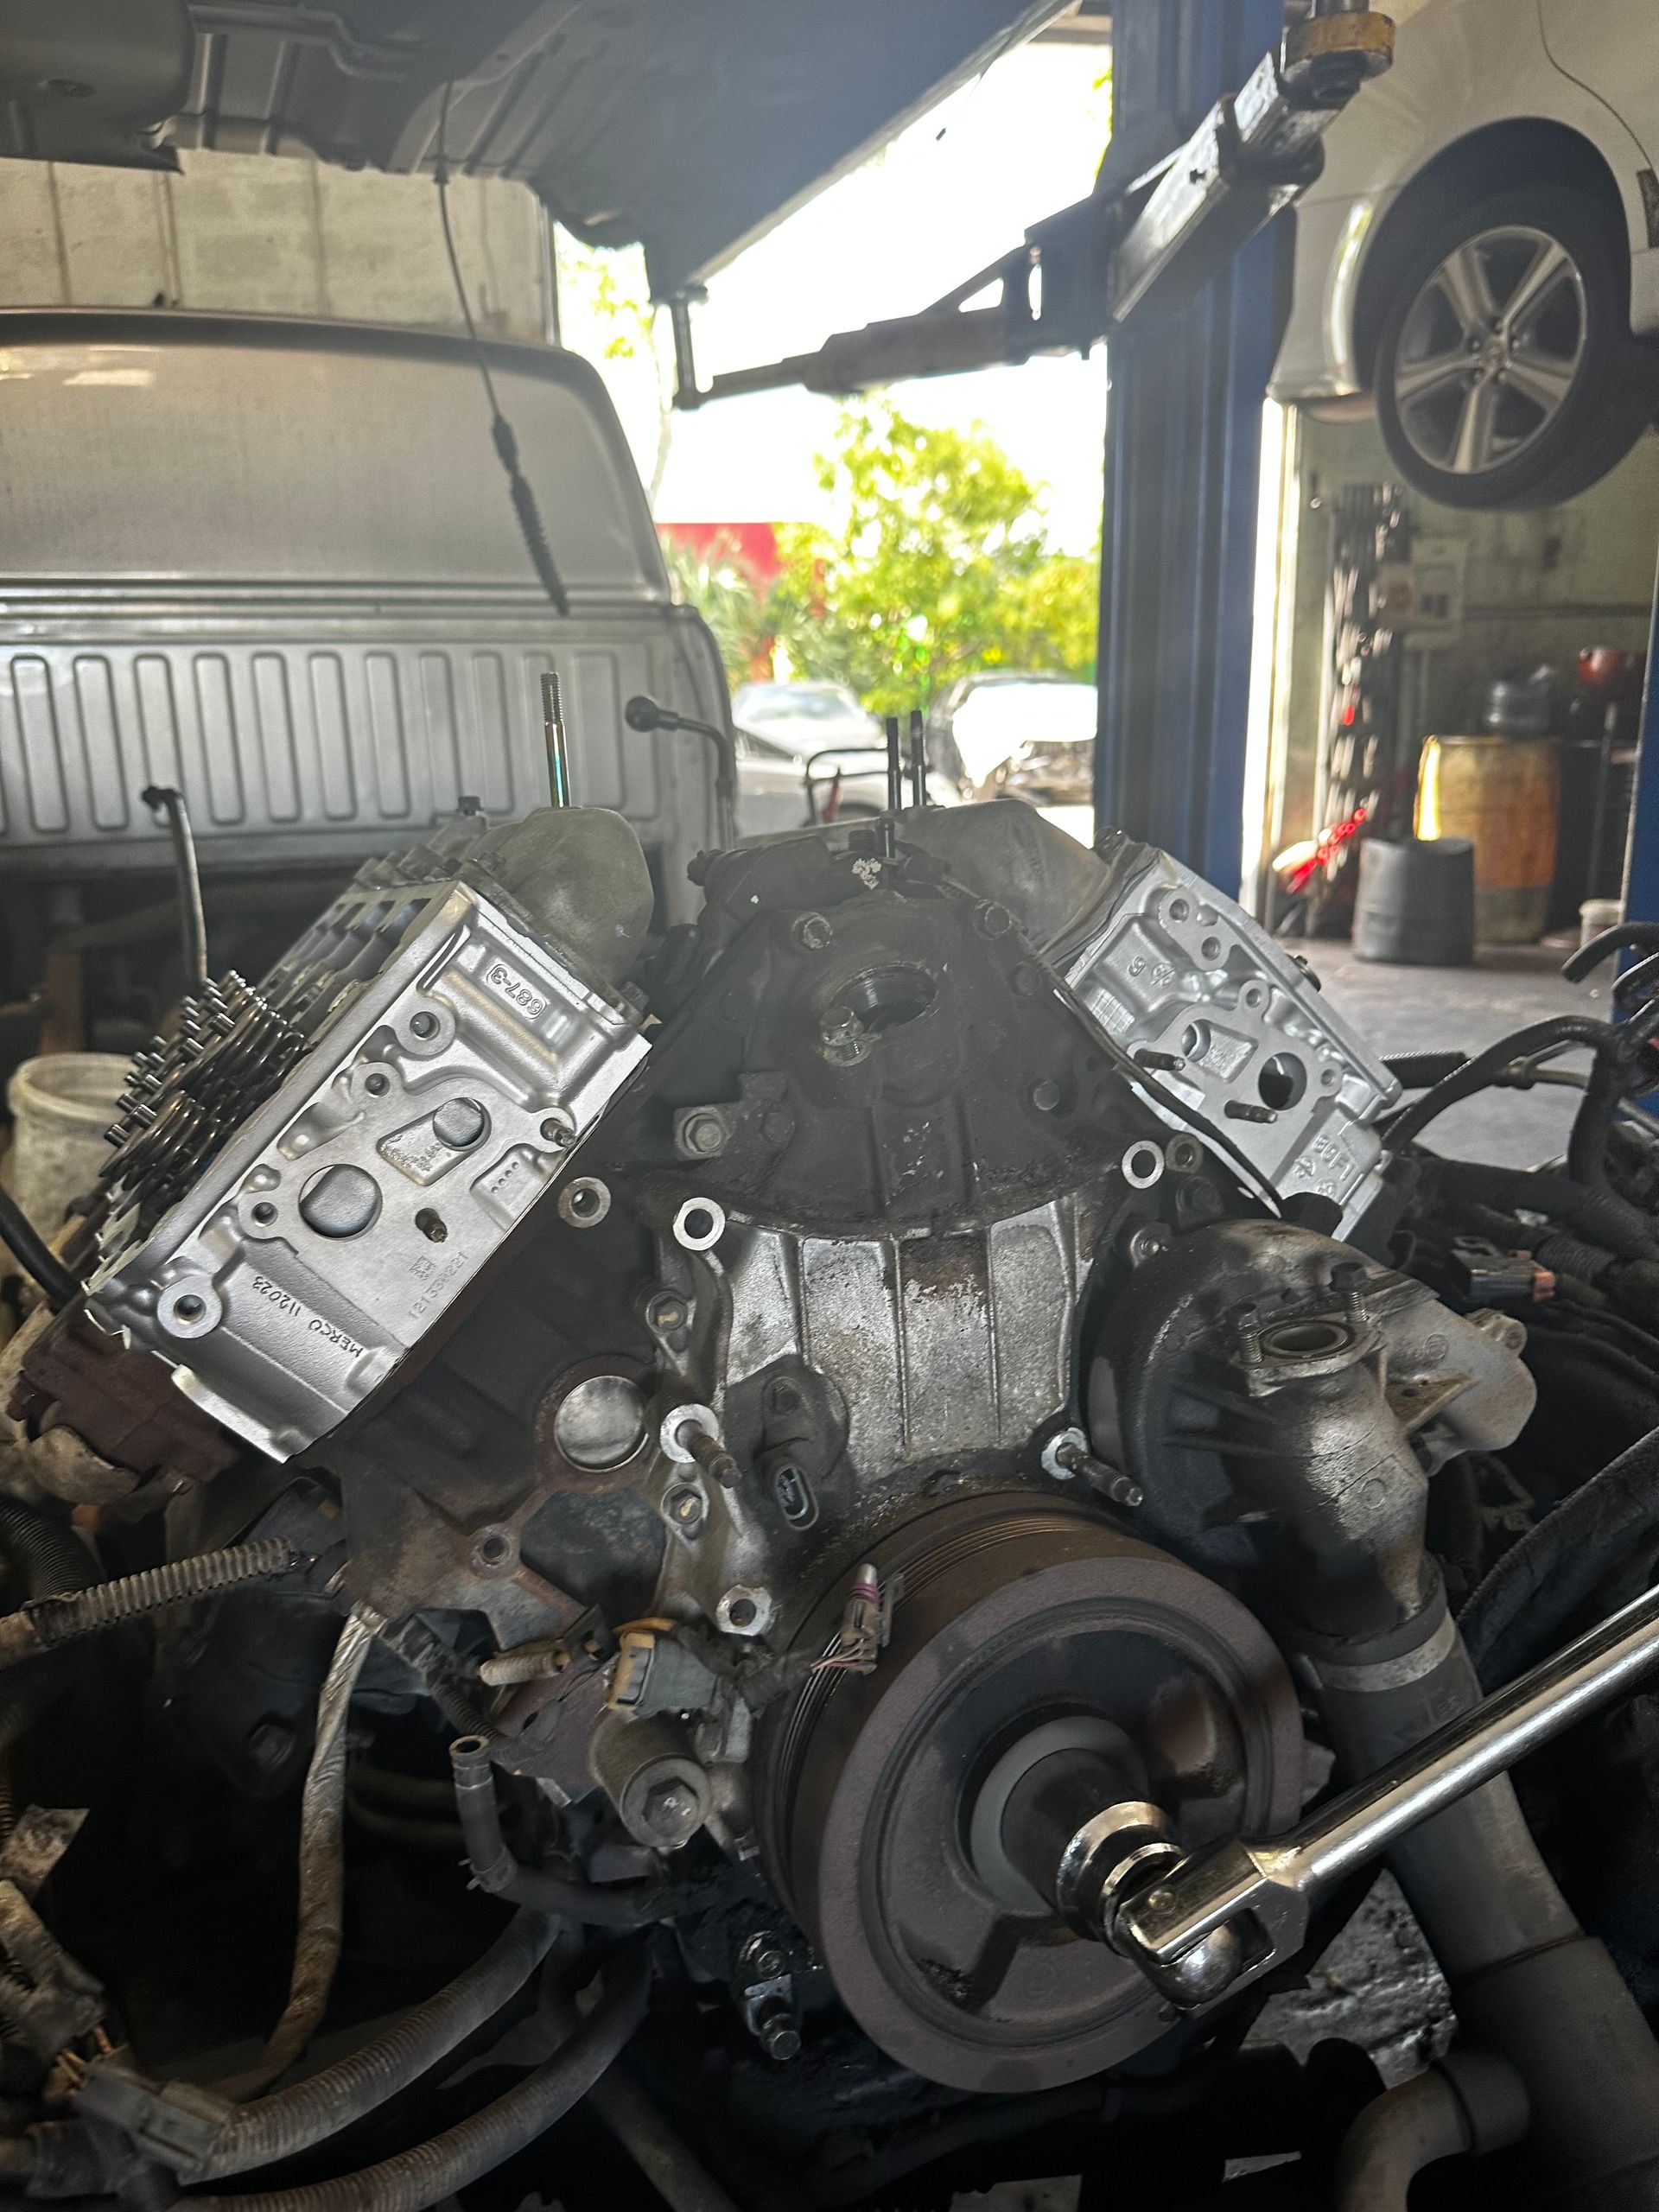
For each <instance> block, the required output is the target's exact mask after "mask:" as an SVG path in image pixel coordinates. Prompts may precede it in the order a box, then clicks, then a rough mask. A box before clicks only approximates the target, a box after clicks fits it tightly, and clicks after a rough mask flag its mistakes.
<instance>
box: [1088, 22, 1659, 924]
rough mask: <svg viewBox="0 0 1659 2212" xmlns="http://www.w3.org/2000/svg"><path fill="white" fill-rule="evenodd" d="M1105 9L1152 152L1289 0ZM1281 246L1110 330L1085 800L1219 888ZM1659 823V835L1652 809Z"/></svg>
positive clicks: (1244, 693)
mask: <svg viewBox="0 0 1659 2212" xmlns="http://www.w3.org/2000/svg"><path fill="white" fill-rule="evenodd" d="M1113 26H1114V38H1113V69H1112V78H1113V103H1114V108H1115V115H1114V138H1115V144H1116V146H1118V147H1121V148H1122V149H1123V152H1124V154H1125V155H1126V156H1128V157H1129V158H1131V159H1133V160H1134V161H1135V162H1137V163H1138V164H1140V165H1141V166H1142V167H1145V166H1149V165H1150V163H1151V162H1153V161H1154V159H1156V158H1158V157H1159V156H1161V155H1163V154H1165V153H1166V152H1167V151H1168V149H1170V148H1171V147H1172V146H1174V145H1177V144H1179V143H1180V142H1181V140H1182V139H1183V138H1184V137H1185V136H1186V134H1187V133H1188V132H1189V131H1190V130H1192V129H1193V127H1194V126H1195V125H1196V124H1197V123H1198V120H1199V118H1201V117H1202V116H1203V114H1204V113H1205V111H1206V110H1207V109H1208V108H1209V106H1210V105H1211V103H1212V102H1213V101H1214V100H1215V99H1217V98H1218V97H1219V96H1220V95H1221V94H1223V93H1224V92H1231V91H1233V90H1235V89H1236V87H1237V86H1239V85H1240V84H1242V83H1243V80H1244V79H1245V77H1246V76H1247V75H1248V74H1249V71H1250V69H1251V68H1252V67H1254V65H1255V62H1256V61H1257V60H1259V59H1260V57H1261V55H1262V54H1263V53H1264V52H1265V51H1266V50H1267V49H1268V48H1271V47H1272V46H1273V45H1274V42H1275V41H1276V40H1277V39H1278V38H1279V36H1280V35H1281V31H1282V29H1283V28H1284V10H1283V8H1282V5H1281V0H1120V5H1119V6H1118V7H1117V8H1116V9H1115V10H1113ZM1288 245H1289V239H1288V236H1287V225H1286V224H1285V223H1284V222H1283V221H1282V220H1281V221H1276V222H1274V223H1271V224H1269V225H1268V228H1267V229H1266V230H1265V231H1263V232H1261V233H1260V234H1259V235H1258V236H1257V237H1255V238H1252V239H1251V240H1250V241H1249V243H1248V244H1247V245H1245V246H1244V247H1243V251H1241V252H1239V253H1238V254H1237V255H1236V257H1235V258H1234V259H1233V261H1232V262H1231V263H1230V264H1229V265H1228V266H1227V267H1226V268H1224V270H1222V271H1221V272H1220V274H1219V275H1217V277H1213V278H1212V279H1211V282H1210V283H1208V284H1206V285H1205V287H1204V289H1203V290H1202V291H1201V292H1199V293H1198V295H1197V296H1195V297H1194V298H1192V300H1191V301H1189V302H1187V303H1186V304H1185V306H1184V307H1181V308H1177V309H1175V310H1173V311H1172V312H1169V313H1166V314H1161V315H1156V316H1155V317H1149V318H1148V319H1147V321H1146V322H1145V323H1143V324H1141V325H1139V326H1135V327H1130V328H1129V329H1128V330H1126V331H1124V332H1123V333H1122V334H1119V335H1117V336H1116V337H1114V338H1113V339H1111V340H1109V376H1110V397H1109V401H1108V417H1107V428H1106V498H1105V513H1104V520H1103V531H1102V537H1101V555H1102V561H1101V600H1100V659H1099V667H1100V735H1099V743H1098V745H1097V747H1096V759H1095V818H1096V822H1097V823H1101V824H1103V825H1106V824H1109V825H1111V826H1112V827H1114V828H1116V829H1124V830H1127V831H1128V833H1129V835H1130V836H1135V837H1137V838H1142V839H1144V840H1146V841H1147V842H1149V843H1151V844H1154V845H1160V846H1162V847H1163V848H1164V849H1165V850H1166V851H1167V852H1171V853H1173V854H1174V855H1176V856H1177V857H1178V858H1179V859H1180V860H1183V861H1186V862H1187V864H1188V865H1189V866H1190V867H1192V868H1196V869H1197V870H1198V873H1199V874H1201V875H1203V876H1205V877H1206V878H1207V879H1208V880H1209V881H1211V883H1214V884H1215V885H1217V887H1218V888H1220V889H1222V890H1224V891H1228V892H1230V893H1236V891H1237V888H1238V884H1239V874H1240V864H1241V848H1242V829H1243V803H1244V751H1245V733H1246V721H1247V715H1248V711H1249V686H1250V644H1251V617H1252V610H1253V606H1254V586H1255V532H1256V502H1257V493H1258V486H1259V480H1260V473H1261V469H1260V464H1261V453H1262V402H1263V399H1264V397H1265V396H1266V391H1267V382H1268V374H1269V372H1270V371H1271V369H1272V366H1273V357H1274V348H1275V346H1276V343H1277V332H1278V327H1279V321H1280V314H1279V308H1278V302H1279V301H1280V298H1281V277H1282V274H1283V271H1284V262H1283V259H1282V257H1283V256H1284V255H1285V254H1286V253H1287V250H1288ZM1650 704H1651V702H1650ZM1656 752H1659V747H1656ZM1656 802H1659V792H1656ZM1655 829H1656V839H1659V820H1656V823H1655ZM1655 865H1656V869H1659V847H1656V861H1655ZM1656 911H1659V908H1656Z"/></svg>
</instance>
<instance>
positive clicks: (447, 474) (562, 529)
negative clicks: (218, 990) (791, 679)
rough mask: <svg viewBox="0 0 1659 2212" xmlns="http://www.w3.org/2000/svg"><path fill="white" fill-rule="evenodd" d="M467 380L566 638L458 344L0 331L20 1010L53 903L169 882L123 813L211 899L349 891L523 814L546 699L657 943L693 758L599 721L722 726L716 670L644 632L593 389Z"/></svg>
mask: <svg viewBox="0 0 1659 2212" xmlns="http://www.w3.org/2000/svg"><path fill="white" fill-rule="evenodd" d="M487 352H488V359H489V365H490V367H491V370H492V372H493V376H494V379H495V384H496V388H497V391H498V392H499V397H500V402H501V405H502V409H503V411H504V413H505V415H506V416H507V417H508V418H509V419H510V421H511V422H512V425H513V428H514V429H515V431H516V433H517V435H518V445H519V448H520V451H521V454H522V458H523V464H524V472H525V474H526V475H527V476H528V478H529V479H530V480H531V484H532V486H533V487H534V490H535V493H536V497H537V503H538V505H539V506H540V509H541V513H542V518H543V523H544V524H545V528H546V533H547V537H548V540H549V543H550V548H551V550H552V553H553V556H554V559H555V562H556V564H557V569H558V571H559V575H560V577H561V579H562V580H563V584H564V587H565V591H566V595H567V597H568V601H569V613H565V614H559V613H556V611H555V609H554V607H553V606H552V605H551V604H550V601H549V599H548V597H547V595H546V594H545V592H544V591H543V588H542V587H541V585H540V584H539V583H538V582H537V576H536V572H535V570H534V569H533V568H532V566H531V560H530V557H529V556H528V554H527V552H526V550H525V548H524V543H523V542H522V540H521V538H520V537H519V534H518V528H517V526H516V524H515V521H514V518H513V513H512V506H511V504H510V501H509V498H508V492H507V486H506V484H505V480H504V479H503V477H502V474H501V472H500V469H499V466H498V463H497V460H496V455H495V453H494V451H493V448H492V445H491V442H490V423H489V414H488V410H487V407H486V402H485V397H484V394H483V391H482V388H481V385H480V378H479V373H478V365H477V360H476V358H475V356H474V354H473V353H472V351H471V349H470V348H469V347H468V346H467V344H466V343H465V342H464V341H462V340H456V339H451V338H447V337H443V336H441V335H436V334H426V333H423V332H410V331H402V330H389V329H380V328H370V327H359V326H355V325H350V324H338V323H332V324H331V323H313V322H296V321H281V320H277V319H273V318H266V317H253V316H232V315H182V314H175V313H155V312H149V311H145V312H127V311H116V312H112V311H109V310H104V309H99V310H87V311H79V312H77V311H67V312H65V311H59V310H54V311H52V312H49V313H48V312H27V313H17V312H13V313H7V314H4V315H0V923H3V924H4V925H5V933H6V937H7V938H8V940H9V942H10V946H11V948H12V963H11V964H12V967H13V970H14V972H13V974H12V976H11V977H10V988H11V990H12V991H13V992H16V991H17V990H18V989H22V988H29V986H30V985H31V984H32V982H33V981H34V977H33V976H31V975H30V974H29V972H27V971H28V970H29V969H30V967H31V966H32V965H34V964H35V962H36V961H37V960H38V957H39V953H40V949H41V932H42V930H43V929H45V928H47V927H48V925H47V924H46V923H45V921H44V919H43V918H44V917H45V916H46V915H47V913H48V911H49V909H50V906H51V901H50V900H49V899H48V898H47V896H46V893H47V889H48V885H49V886H50V887H52V890H53V893H54V896H55V898H56V899H57V916H58V919H59V920H60V921H67V922H73V920H74V919H75V918H77V916H79V915H82V914H85V913H90V912H105V913H107V912H108V911H109V909H110V906H111V898H112V895H113V893H112V887H111V881H110V879H111V877H112V876H113V875H115V874H119V873H122V872H130V873H131V874H135V875H136V874H141V873H145V872H148V873H149V874H152V875H159V874H162V872H164V871H165V870H166V869H167V867H168V844H167V838H166V834H165V830H164V829H163V828H162V826H161V825H160V824H159V823H157V822H156V821H155V820H154V819H152V817H151V815H150V814H149V811H148V810H147V809H146V808H145V807H144V805H143V804H142V803H141V801H140V798H139V793H140V792H141V791H143V789H144V787H145V786H146V785H150V784H157V783H159V784H171V785H176V786H178V787H179V788H180V789H181V791H183V792H184V794H185V796H186V798H187V800H188V805H189V809H190V813H191V816H192V819H193V821H194V828H195V832H196V837H197V842H198V846H199V849H200V856H201V863H202V868H203V872H204V874H205V876H206V877H207V881H208V885H209V891H210V898H211V894H212V891H213V885H214V882H215V880H218V881H219V884H220V886H221V893H222V886H223V880H224V878H225V876H226V874H231V873H234V874H239V875H247V874H255V873H258V872H264V874H266V875H267V877H268V876H269V874H270V872H272V871H277V872H283V873H288V874H295V873H306V874H311V875H313V876H315V874H316V872H317V871H319V870H329V869H338V871H339V873H340V874H341V875H342V876H344V875H345V874H349V872H350V871H351V869H352V868H353V867H354V866H355V865H356V863H357V862H358V861H359V860H360V859H361V858H362V857H363V856H364V855H365V854H367V853H370V852H372V851H375V850H378V849H391V848H395V847H400V846H407V845H408V844H410V842H412V841H413V840H414V839H415V838H416V837H417V836H419V834H420V833H421V831H423V829H425V828H426V827H427V826H428V825H429V824H430V823H432V822H433V821H434V820H435V818H437V817H441V816H442V815H445V814H447V813H448V812H450V811H452V810H454V807H455V806H456V804H457V802H458V801H459V800H460V799H461V798H462V797H463V796H466V795H470V796H472V797H473V798H476V799H477V801H478V802H479V804H480V806H481V807H482V808H483V809H484V810H485V811H486V813H488V814H489V815H491V816H492V817H498V816H499V817H502V818H507V817H512V816H515V815H518V814H520V813H523V812H524V810H527V809H528V808H530V807H532V806H535V805H537V804H541V803H543V802H544V801H545V798H546V796H547V782H546V777H547V770H546V761H545V753H544V748H543V738H542V714H541V706H540V700H539V688H540V677H541V675H542V672H543V670H545V669H548V668H553V669H556V671H558V674H559V677H560V679H561V685H562V689H563V699H564V705H565V713H566V718H567V721H568V723H569V731H570V744H571V760H572V782H573V785H574V791H573V796H574V797H575V799H576V801H577V802H578V803H579V804H592V805H599V806H607V807H614V808H616V809H617V810H619V811H620V812H621V813H622V814H624V815H626V817H627V818H628V820H629V821H630V822H631V823H632V824H633V826H634V828H635V829H636V830H637V831H638V833H639V838H640V841H641V842H642V844H643V845H644V847H645V852H646V855H647V856H648V858H649V860H650V861H651V865H652V874H653V876H654V878H655V880H656V884H657V887H658V907H659V917H660V918H662V919H664V920H673V919H676V918H679V916H680V914H681V912H682V904H683V899H685V897H686V896H687V894H688V893H689V889H690V887H689V886H688V885H687V884H686V882H685V863H686V861H687V860H688V859H689V858H690V855H692V854H693V853H694V852H695V851H696V850H697V849H698V848H699V847H701V846H702V845H706V844H708V843H709V842H712V840H713V837H714V832H715V823H714V817H713V812H712V798H711V779H710V775H709V757H708V753H707V751H706V748H705V747H703V746H702V744H701V743H700V741H698V740H697V739H696V738H695V737H684V736H676V735H671V734H664V733H660V732H659V733H653V734H642V733H639V732H636V731H633V730H631V729H629V728H626V725H625V723H624V721H623V714H622V709H623V707H624V704H625V702H626V701H627V699H628V698H629V697H630V696H632V694H633V693H635V692H639V691H648V692H651V693H652V694H653V695H654V696H656V697H657V698H658V699H659V700H661V701H663V702H664V703H665V704H668V705H670V706H673V707H677V708H678V709H682V710H683V711H684V712H687V713H690V714H692V715H698V716H700V717H702V718H703V719H705V720H708V721H715V722H721V723H723V722H724V721H725V720H726V717H727V711H728V709H727V702H726V687H725V680H724V677H723V675H722V672H721V665H720V658H719V654H718V652H717V650H716V648H715V643H714V640H713V639H712V637H711V636H710V635H709V631H708V629H707V627H706V626H705V625H704V624H703V622H702V620H701V619H700V617H698V616H697V615H696V613H695V612H693V611H692V610H690V609H689V608H686V607H677V606H675V605H673V604H672V603H671V597H670V592H669V584H668V578H667V575H666V573H665V571H664V565H663V561H662V556H661V554H660V552H659V550H658V543H657V538H656V534H655V531H653V529H652V521H651V516H650V513H649V512H648V509H647V506H646V503H645V494H644V492H643V490H642V488H641V486H640V483H639V477H638V474H637V473H636V471H635V469H634V467H633V463H632V458H631V457H630V454H629V452H628V448H627V446H626V442H625V440H624V438H623V435H622V433H621V429H620V425H619V424H618V423H617V420H616V417H615V415H614V413H613V410H612V408H611V405H610V402H609V400H608V399H607V397H606V394H605V391H604V389H603V387H602V385H601V382H600V379H599V378H598V376H597V375H596V374H595V373H594V370H593V369H592V368H591V367H590V366H589V365H588V364H587V363H586V362H585V361H583V360H582V359H578V358H577V357H575V356H574V355H572V354H569V353H562V352H559V351H557V350H556V349H554V348H551V347H542V346H517V345H499V344H491V345H490V346H488V348H487ZM66 889H67V891H68V892H69V893H70V894H71V896H70V898H69V899H68V902H67V904H66V902H65V900H64V897H63V893H64V891H65V890H66ZM133 889H134V892H135V893H137V892H138V887H137V885H136V884H135V885H134V887H133ZM77 893H79V894H82V897H83V898H84V901H85V903H79V902H78V899H77V896H76V894H77ZM151 895H152V896H154V895H156V893H152V894H151ZM243 895H244V896H246V895H247V894H243ZM313 903H315V900H314V901H313ZM211 918H212V912H211V906H210V920H211ZM31 946H32V947H33V948H34V951H33V954H32V955H31V952H30V950H29V948H30V947H31ZM18 969H22V970H23V971H24V972H22V973H21V974H20V973H18V972H17V970H18ZM0 995H3V994H0Z"/></svg>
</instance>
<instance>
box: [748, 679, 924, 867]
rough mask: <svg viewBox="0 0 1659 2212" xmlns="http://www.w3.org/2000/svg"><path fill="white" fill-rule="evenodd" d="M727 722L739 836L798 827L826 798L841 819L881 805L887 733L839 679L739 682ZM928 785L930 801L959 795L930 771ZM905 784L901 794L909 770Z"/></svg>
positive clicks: (876, 809)
mask: <svg viewBox="0 0 1659 2212" xmlns="http://www.w3.org/2000/svg"><path fill="white" fill-rule="evenodd" d="M732 723H733V728H734V731H735V734H736V739H737V827H738V834H739V836H744V837H763V836H771V835H772V834H773V833H774V832H775V831H778V830H780V829H800V828H801V827H802V826H803V825H804V823H808V822H810V821H812V820H814V819H822V817H823V813H824V811H825V809H826V808H827V807H829V806H833V808H834V810H835V812H836V815H837V816H838V817H841V818H842V819H845V818H847V817H851V816H854V815H874V814H880V812H881V811H882V810H884V808H885V807H886V805H887V739H886V736H885V734H884V733H883V731H882V727H881V724H880V722H879V721H877V720H876V718H875V716H874V715H872V714H869V713H868V712H867V711H866V710H865V709H864V708H863V707H861V705H860V704H859V702H858V698H857V696H856V695H855V693H854V692H852V691H850V690H848V688H847V686H846V685H845V684H844V683H805V682H803V683H744V684H741V685H740V686H739V687H738V689H737V690H736V691H735V692H734V694H733V696H732ZM927 785H928V798H929V799H930V801H931V804H933V805H935V806H950V805H954V804H956V803H957V801H958V800H959V799H960V798H961V797H962V794H961V792H960V791H957V788H956V786H955V785H953V784H952V783H951V782H950V779H948V778H946V777H943V776H940V775H939V774H938V773H937V772H932V771H930V772H929V775H928V779H927ZM905 789H906V800H908V794H909V790H910V784H909V778H908V775H906V784H905Z"/></svg>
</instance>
